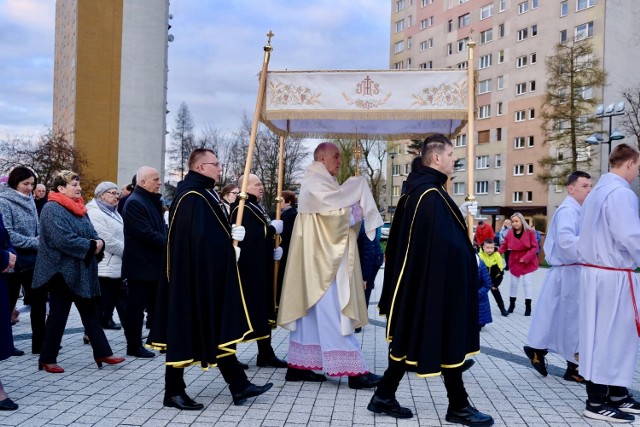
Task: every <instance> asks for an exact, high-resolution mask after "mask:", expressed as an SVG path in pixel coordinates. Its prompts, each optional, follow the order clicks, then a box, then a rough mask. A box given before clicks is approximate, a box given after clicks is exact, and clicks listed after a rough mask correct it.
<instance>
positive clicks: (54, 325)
mask: <svg viewBox="0 0 640 427" xmlns="http://www.w3.org/2000/svg"><path fill="white" fill-rule="evenodd" d="M81 195H82V188H81V187H80V177H79V176H78V175H77V174H76V173H75V172H72V171H60V172H58V173H57V174H56V175H55V176H54V178H53V183H52V188H51V193H49V202H48V203H47V204H46V205H45V206H44V208H43V209H42V213H41V214H40V220H41V221H40V225H41V230H40V231H41V235H40V244H39V246H38V257H37V260H36V267H35V271H34V277H33V287H34V288H41V287H43V286H46V287H47V289H48V290H49V292H50V295H51V300H50V311H49V318H48V319H47V325H46V330H45V339H44V346H43V348H42V352H41V353H40V360H39V362H38V369H40V370H42V369H44V370H46V371H47V372H50V373H61V372H64V369H63V368H62V367H60V366H58V364H57V357H58V352H59V350H60V342H61V341H62V335H63V334H64V328H65V326H66V323H67V320H68V318H69V310H71V303H74V304H75V305H76V308H77V309H78V312H79V313H80V317H81V318H82V324H83V325H84V327H85V332H86V334H87V335H88V336H89V339H90V341H91V346H92V347H93V357H94V359H95V361H96V363H97V365H98V367H99V368H101V367H102V364H103V363H107V364H109V365H114V364H117V363H121V362H123V361H124V358H121V357H115V356H113V352H112V351H111V347H110V346H109V342H108V341H107V338H106V336H105V335H104V331H103V330H102V328H101V327H100V319H99V314H98V304H99V303H98V298H97V297H99V296H100V284H99V281H98V258H100V259H102V256H103V252H104V241H103V240H102V239H100V238H99V237H98V234H97V233H96V231H95V229H94V228H93V225H92V224H91V221H89V217H88V216H87V208H86V207H85V205H84V202H83V200H82V197H81Z"/></svg>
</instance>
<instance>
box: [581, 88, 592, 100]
mask: <svg viewBox="0 0 640 427" xmlns="http://www.w3.org/2000/svg"><path fill="white" fill-rule="evenodd" d="M580 94H581V95H582V99H591V98H593V88H592V87H591V86H583V87H582V89H581V91H580Z"/></svg>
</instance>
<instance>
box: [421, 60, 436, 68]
mask: <svg viewBox="0 0 640 427" xmlns="http://www.w3.org/2000/svg"><path fill="white" fill-rule="evenodd" d="M419 67H420V69H421V70H430V69H431V68H433V63H432V61H427V62H423V63H422V64H420V65H419Z"/></svg>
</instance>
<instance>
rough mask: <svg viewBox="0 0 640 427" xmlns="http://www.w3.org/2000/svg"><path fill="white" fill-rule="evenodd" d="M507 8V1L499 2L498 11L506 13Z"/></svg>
mask: <svg viewBox="0 0 640 427" xmlns="http://www.w3.org/2000/svg"><path fill="white" fill-rule="evenodd" d="M506 8H507V0H500V1H499V2H498V10H499V11H500V12H504V11H505V9H506Z"/></svg>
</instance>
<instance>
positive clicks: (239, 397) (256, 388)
mask: <svg viewBox="0 0 640 427" xmlns="http://www.w3.org/2000/svg"><path fill="white" fill-rule="evenodd" d="M271 387H273V383H266V384H265V385H263V386H260V385H255V384H249V386H248V387H247V388H245V389H244V390H242V391H239V392H237V393H231V397H233V404H234V405H242V404H243V403H244V402H246V401H247V399H249V398H251V397H256V396H260V395H261V394H262V393H264V392H266V391H268V390H269V389H270V388H271Z"/></svg>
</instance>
